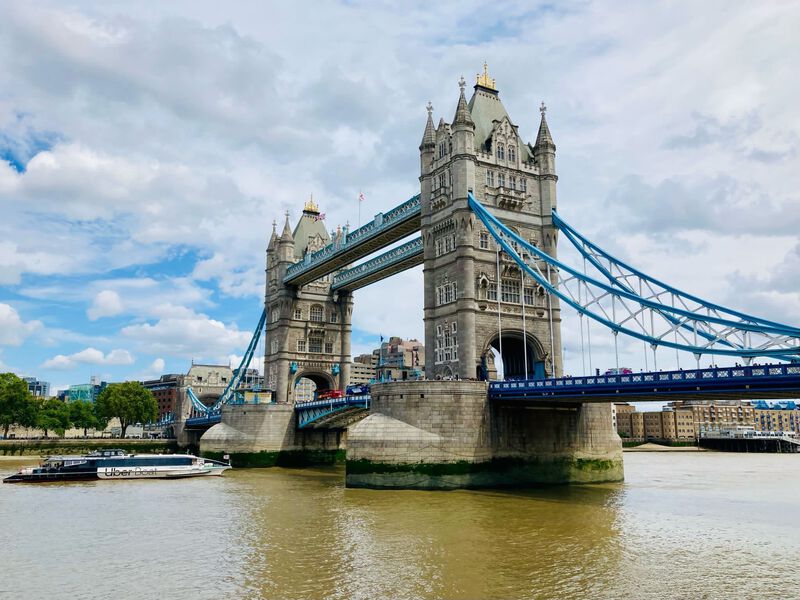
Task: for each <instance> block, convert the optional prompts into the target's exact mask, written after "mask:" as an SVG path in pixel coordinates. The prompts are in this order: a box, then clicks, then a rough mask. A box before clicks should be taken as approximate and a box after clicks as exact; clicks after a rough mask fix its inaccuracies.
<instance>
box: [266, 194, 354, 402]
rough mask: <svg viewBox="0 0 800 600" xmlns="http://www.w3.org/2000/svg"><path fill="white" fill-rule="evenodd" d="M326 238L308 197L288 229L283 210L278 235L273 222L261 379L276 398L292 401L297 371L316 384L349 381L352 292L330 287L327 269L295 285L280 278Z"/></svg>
mask: <svg viewBox="0 0 800 600" xmlns="http://www.w3.org/2000/svg"><path fill="white" fill-rule="evenodd" d="M345 233H346V232H343V231H341V230H339V231H337V232H336V233H334V234H333V235H334V239H333V242H334V243H336V241H337V239H339V238H341V239H342V240H343V239H344V236H345ZM329 242H331V237H330V235H329V234H328V232H327V231H325V224H324V222H323V221H322V218H321V215H320V212H319V208H318V207H317V205H316V204H315V203H314V202H313V200H309V201H308V202H306V205H305V207H304V209H303V214H302V216H301V217H300V220H299V221H298V223H297V225H296V226H295V228H294V231H292V229H291V227H290V226H289V213H288V212H287V213H286V223H285V225H284V227H283V233H281V235H280V236H279V235H278V233H277V231H276V229H275V224H274V223H273V227H272V237H271V238H270V241H269V246H268V247H267V270H266V271H267V279H266V294H265V298H264V306H266V309H267V323H266V338H265V339H266V343H265V345H264V383H265V386H266V387H267V388H268V389H270V390H272V391H273V392H274V398H275V401H276V402H281V403H285V402H288V403H294V401H295V386H296V385H297V383H298V381H299V380H300V379H302V378H303V377H305V378H308V379H310V380H311V381H313V382H314V383H315V384H316V386H317V389H345V388H346V386H347V384H348V383H349V382H350V363H351V358H350V332H351V322H352V314H353V299H352V294H350V293H349V292H332V291H331V280H332V278H333V275H332V274H331V275H327V276H325V277H323V278H321V279H318V280H316V281H313V282H311V283H309V284H307V285H303V286H300V287H295V286H286V285H284V284H283V278H284V276H285V275H286V269H287V268H288V267H289V265H291V264H293V263H295V262H298V261H300V260H302V259H303V258H304V257H305V255H306V254H307V253H311V252H315V251H316V250H319V249H320V248H322V247H323V246H325V245H326V244H328V243H329Z"/></svg>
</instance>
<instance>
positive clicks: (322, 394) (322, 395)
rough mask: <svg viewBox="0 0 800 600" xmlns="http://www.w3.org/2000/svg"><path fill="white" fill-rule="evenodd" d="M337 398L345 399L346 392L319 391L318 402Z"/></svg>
mask: <svg viewBox="0 0 800 600" xmlns="http://www.w3.org/2000/svg"><path fill="white" fill-rule="evenodd" d="M337 398H344V391H342V390H318V391H317V400H336V399H337Z"/></svg>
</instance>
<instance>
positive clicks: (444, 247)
mask: <svg viewBox="0 0 800 600" xmlns="http://www.w3.org/2000/svg"><path fill="white" fill-rule="evenodd" d="M455 249H456V236H455V234H450V235H443V236H439V237H437V238H436V256H442V255H443V254H447V253H448V252H452V251H453V250H455Z"/></svg>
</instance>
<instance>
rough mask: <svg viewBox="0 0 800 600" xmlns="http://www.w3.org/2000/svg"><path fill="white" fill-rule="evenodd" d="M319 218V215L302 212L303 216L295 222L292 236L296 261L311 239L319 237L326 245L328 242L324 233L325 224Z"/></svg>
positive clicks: (301, 255) (301, 256) (328, 237)
mask: <svg viewBox="0 0 800 600" xmlns="http://www.w3.org/2000/svg"><path fill="white" fill-rule="evenodd" d="M319 216H320V215H319V213H314V212H309V211H303V216H302V217H300V220H299V221H298V222H297V226H296V227H295V228H294V234H293V236H294V257H295V258H296V259H297V260H300V259H301V258H303V255H304V254H305V252H306V248H308V244H309V242H310V241H311V240H312V239H314V238H316V237H317V236H319V237H320V238H322V241H323V242H325V243H326V244H327V243H328V241H329V240H330V236H329V235H328V232H327V231H325V222H324V221H323V220H322V219H320V218H319ZM315 217H316V218H315Z"/></svg>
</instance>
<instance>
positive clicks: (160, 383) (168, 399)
mask: <svg viewBox="0 0 800 600" xmlns="http://www.w3.org/2000/svg"><path fill="white" fill-rule="evenodd" d="M142 385H143V386H144V387H145V388H146V389H148V390H150V392H151V393H152V394H153V396H154V397H155V399H156V402H157V403H158V420H159V421H160V420H161V419H163V418H164V417H166V416H167V415H168V414H169V413H173V414H175V413H176V412H177V410H178V397H179V390H180V388H181V386H182V385H183V375H180V374H176V373H170V374H168V375H162V376H161V377H159V378H158V379H151V380H149V381H143V382H142Z"/></svg>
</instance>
